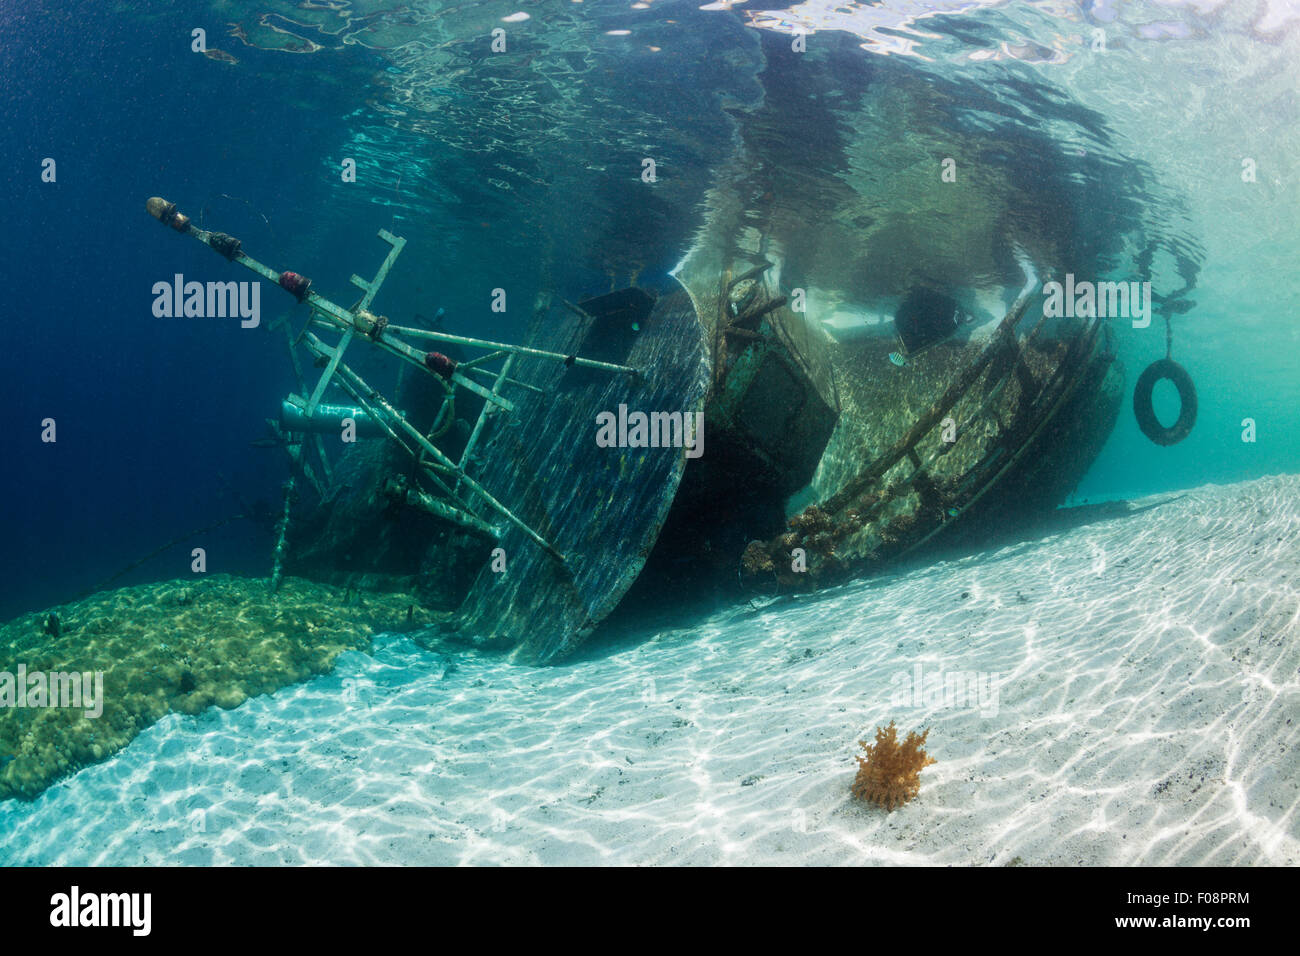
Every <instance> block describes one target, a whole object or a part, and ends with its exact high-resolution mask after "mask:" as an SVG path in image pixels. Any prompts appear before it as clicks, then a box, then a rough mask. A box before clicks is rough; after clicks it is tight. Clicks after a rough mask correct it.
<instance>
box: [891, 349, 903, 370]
mask: <svg viewBox="0 0 1300 956" xmlns="http://www.w3.org/2000/svg"><path fill="white" fill-rule="evenodd" d="M889 361H891V362H893V363H894V364H895V365H897V366H898V367H899V368H902V367H903V366H904V365H906V364H907V359H905V358H904V357H903V353H902V352H890V353H889Z"/></svg>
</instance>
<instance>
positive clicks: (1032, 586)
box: [0, 477, 1300, 865]
mask: <svg viewBox="0 0 1300 956" xmlns="http://www.w3.org/2000/svg"><path fill="white" fill-rule="evenodd" d="M1136 504H1137V505H1152V504H1155V505H1156V506H1155V507H1152V508H1148V509H1145V510H1142V509H1135V510H1134V511H1133V512H1132V513H1130V514H1128V515H1125V516H1121V517H1114V518H1109V519H1105V520H1099V521H1096V522H1094V523H1091V524H1086V525H1082V526H1075V527H1072V528H1067V529H1065V530H1056V531H1051V532H1047V533H1046V536H1045V537H1039V538H1038V539H1036V540H1026V541H1023V542H1020V543H1016V544H1013V545H1008V546H1005V547H1002V548H1000V549H998V550H995V551H991V552H989V553H986V554H982V555H978V556H972V557H967V558H963V559H960V560H956V561H948V562H944V563H941V564H937V565H932V566H929V567H926V568H923V569H919V570H911V571H905V572H899V573H896V574H894V575H891V576H886V577H880V578H876V579H874V580H870V581H865V582H859V583H857V584H854V585H851V586H847V587H844V588H841V589H838V590H834V591H830V592H826V593H823V594H820V595H817V596H814V597H809V598H803V599H800V600H798V601H796V602H793V603H785V604H773V605H769V606H767V607H765V608H762V609H759V610H750V609H748V608H740V609H738V610H733V611H729V612H726V613H723V614H719V615H716V616H714V617H712V618H710V619H709V620H707V621H705V622H704V623H703V624H702V625H701V626H698V627H695V628H692V629H683V630H677V631H670V632H666V633H663V634H660V635H659V636H657V637H656V638H654V639H653V640H650V641H647V642H645V643H642V644H640V645H638V646H634V647H623V648H621V649H619V650H617V651H614V652H611V653H609V654H607V655H605V656H599V655H593V657H592V658H591V659H588V660H584V661H582V662H580V663H575V664H572V665H570V666H564V667H556V668H549V669H530V668H523V667H516V666H510V665H507V664H504V663H502V662H500V661H499V660H496V659H492V658H486V657H482V656H477V655H471V654H465V655H459V656H455V657H453V656H450V655H437V654H431V653H429V652H427V651H423V650H420V649H419V648H417V647H415V646H414V645H413V644H411V643H410V642H409V641H407V640H404V639H401V638H397V637H386V638H381V639H377V640H376V642H375V645H376V647H375V656H374V657H373V658H372V657H368V656H366V655H364V654H361V653H358V652H354V651H349V652H347V653H345V654H344V655H342V657H340V659H339V665H338V667H337V669H336V670H335V671H334V673H332V674H329V675H327V676H324V677H320V678H317V679H314V680H312V681H310V682H308V683H306V684H302V685H298V686H295V687H290V688H286V689H284V690H282V691H280V692H278V693H276V694H275V695H273V696H269V697H268V696H262V697H257V698H255V699H252V700H249V701H247V702H246V703H244V704H243V705H242V706H240V707H239V708H237V709H236V710H233V711H228V712H227V711H220V710H211V711H208V712H206V713H204V714H201V715H199V716H198V717H187V716H182V715H177V714H172V715H169V716H168V717H166V718H164V719H163V720H162V721H160V722H159V723H158V724H157V725H156V726H154V727H152V728H150V729H149V730H147V731H145V732H144V733H142V734H141V735H140V736H139V737H138V738H137V739H136V740H135V741H134V742H133V743H132V744H131V745H130V746H129V747H128V748H127V749H126V750H125V751H123V752H122V753H121V754H120V755H119V756H117V757H116V758H114V759H112V760H110V761H108V762H106V763H104V764H101V765H97V766H94V767H90V768H87V769H85V770H83V771H81V772H80V773H79V774H77V775H76V776H74V777H73V778H71V779H69V780H66V781H64V782H62V783H60V784H58V785H56V786H54V787H53V788H51V789H50V790H49V791H47V792H46V793H45V794H43V795H42V796H41V797H40V798H39V799H37V800H36V801H35V802H33V803H18V802H14V801H9V802H8V803H5V804H3V805H0V861H3V862H6V863H43V864H49V863H65V864H68V863H98V864H108V863H111V864H135V863H146V862H148V863H163V862H178V863H197V864H204V863H230V862H239V863H328V862H335V863H344V864H350V863H390V862H398V863H445V864H453V863H484V864H486V863H534V864H535V863H546V864H561V863H573V864H583V863H694V864H726V863H831V864H856V863H925V864H995V865H998V864H1007V863H1012V862H1016V863H1024V864H1055V865H1079V864H1132V863H1142V864H1160V863H1174V864H1212V863H1226V864H1261V863H1265V864H1295V863H1297V862H1300V852H1298V851H1300V832H1298V831H1300V824H1298V823H1297V819H1298V817H1297V803H1298V801H1300V759H1298V757H1300V720H1297V718H1300V678H1298V677H1297V674H1298V673H1300V640H1298V639H1297V638H1298V637H1300V624H1298V622H1297V608H1298V607H1300V584H1298V578H1297V571H1298V570H1300V553H1298V552H1300V549H1297V546H1296V541H1297V534H1298V533H1300V478H1296V477H1284V478H1268V479H1262V480H1259V481H1254V482H1249V483H1245V484H1240V485H1233V486H1228V487H1209V488H1203V489H1199V490H1196V491H1193V492H1189V493H1187V494H1185V495H1183V496H1181V497H1179V496H1173V495H1169V496H1161V497H1158V498H1154V499H1145V500H1144V501H1142V502H1137V503H1136ZM452 663H454V664H455V667H454V668H453V667H449V665H451V664H452ZM918 663H919V664H920V665H921V667H922V669H923V671H925V672H928V673H936V672H955V671H963V672H982V673H985V674H997V675H1000V676H999V678H998V684H997V686H998V688H999V698H998V703H997V707H996V708H995V710H996V712H995V713H989V712H987V711H988V710H989V708H986V712H984V713H981V711H980V709H978V708H976V707H971V706H946V705H944V704H943V703H934V704H933V705H926V704H925V703H924V702H922V706H919V707H917V706H911V705H910V702H909V704H908V705H903V704H900V703H898V702H891V697H893V696H894V694H895V693H896V691H897V684H896V683H894V682H895V681H897V680H899V677H898V675H900V674H903V675H911V674H912V673H914V668H915V666H916V665H917V664H918ZM444 672H445V673H444ZM350 698H354V699H350ZM891 718H892V719H896V720H897V721H898V724H899V727H900V729H901V730H904V731H906V730H910V729H920V728H922V727H927V726H928V727H930V728H932V729H931V731H930V737H929V745H928V749H929V751H930V753H931V754H932V755H933V756H935V757H936V758H937V760H938V763H936V764H935V765H934V766H932V767H929V768H927V769H926V770H924V771H923V772H922V774H921V790H920V795H919V796H918V797H917V799H916V800H915V801H913V802H912V803H910V804H907V805H906V806H904V807H902V808H901V809H899V810H897V811H895V812H894V813H892V814H887V813H885V812H884V811H882V810H879V809H876V808H874V807H868V806H864V805H861V804H859V803H857V802H855V801H854V800H853V799H852V798H851V797H850V795H849V784H850V782H851V780H852V778H853V773H854V771H855V769H856V764H855V762H854V760H853V756H854V753H855V752H856V750H857V746H856V741H857V740H859V739H861V738H864V737H867V736H869V735H870V734H871V733H872V731H873V729H874V727H875V726H876V725H877V724H883V723H888V722H889V720H890V719H891ZM196 811H201V812H199V813H196Z"/></svg>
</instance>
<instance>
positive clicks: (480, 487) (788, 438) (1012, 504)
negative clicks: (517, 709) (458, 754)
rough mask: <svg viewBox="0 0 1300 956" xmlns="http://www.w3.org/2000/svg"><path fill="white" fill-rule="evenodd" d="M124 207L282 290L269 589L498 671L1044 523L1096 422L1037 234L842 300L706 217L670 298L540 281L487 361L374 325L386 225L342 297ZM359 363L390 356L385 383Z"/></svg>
mask: <svg viewBox="0 0 1300 956" xmlns="http://www.w3.org/2000/svg"><path fill="white" fill-rule="evenodd" d="M147 209H148V211H149V213H150V214H151V215H153V216H154V217H155V218H156V219H158V220H159V221H160V222H162V223H164V224H165V225H167V226H170V227H171V228H172V229H174V230H175V231H177V232H178V233H181V234H184V235H187V236H189V237H191V238H194V239H197V240H198V241H200V242H202V243H204V244H206V245H208V246H209V247H211V248H212V249H213V250H214V251H216V252H217V253H219V254H220V255H221V256H223V257H224V258H225V259H226V260H228V261H229V262H230V263H232V264H237V265H240V266H243V267H245V268H248V269H251V270H252V271H254V272H255V273H257V274H258V275H259V276H261V277H262V278H264V279H266V280H267V281H268V282H270V283H273V284H275V285H277V286H279V287H280V288H281V289H282V290H283V291H284V293H285V294H286V296H288V300H287V302H288V306H289V308H287V309H286V312H285V313H284V315H283V316H282V317H281V318H279V319H278V320H277V321H276V322H274V323H273V324H272V328H273V329H274V330H275V331H276V332H277V334H278V335H280V336H282V338H283V340H284V344H285V346H286V349H287V352H288V355H289V359H290V362H289V367H290V368H291V370H292V375H293V376H294V377H293V380H292V381H293V382H294V388H293V390H292V391H291V392H290V394H288V395H287V396H286V397H285V398H284V400H283V402H282V403H281V406H280V408H279V409H278V410H276V414H274V415H272V416H271V417H269V418H268V419H267V428H268V430H269V431H268V435H267V437H266V438H265V439H262V440H261V443H262V444H267V445H275V446H277V447H279V448H282V449H283V450H284V451H285V453H286V455H287V461H288V465H289V478H288V480H287V481H286V483H285V496H284V503H283V509H282V512H281V513H280V520H279V523H278V533H277V538H276V544H275V551H274V559H273V570H272V575H271V588H272V590H273V591H274V590H275V588H277V587H278V586H279V582H280V581H281V579H282V577H283V576H284V575H285V574H293V575H295V576H301V577H306V578H312V579H315V580H319V581H323V582H326V583H330V584H336V585H346V586H348V587H352V588H358V589H363V590H365V589H370V590H378V591H384V590H409V591H411V592H412V593H415V594H417V595H418V596H419V598H420V600H421V601H423V602H424V603H425V604H426V605H427V606H428V607H430V608H434V609H437V610H439V611H440V612H442V613H443V616H444V619H445V630H446V631H447V632H448V633H451V634H453V635H455V636H456V639H460V640H464V641H466V642H469V643H472V644H474V645H476V646H479V647H483V648H493V649H500V650H504V651H508V652H510V654H511V655H512V657H513V658H514V659H516V660H519V661H522V662H529V663H549V662H555V661H559V660H562V659H563V658H565V657H566V656H569V655H571V654H572V653H573V652H574V651H575V650H577V649H578V648H579V647H580V646H582V644H583V643H584V641H586V640H587V639H588V638H589V637H590V636H591V635H592V634H593V632H595V631H596V629H597V627H598V626H599V625H600V624H601V623H602V621H605V620H606V619H607V618H609V617H610V615H611V614H612V613H614V612H615V611H616V609H619V608H620V607H622V608H623V611H624V612H626V610H627V608H629V607H631V608H633V609H635V608H636V607H637V606H638V604H642V605H649V604H652V603H654V602H655V601H660V602H661V601H662V600H663V595H664V594H671V595H673V596H674V598H677V597H678V596H681V595H689V594H692V593H700V592H701V591H708V592H710V593H713V594H715V595H716V594H718V593H722V594H727V595H732V596H734V597H735V598H737V599H739V598H741V597H742V596H744V595H752V594H755V593H779V592H790V591H811V590H814V589H817V588H821V587H826V586H828V585H832V584H837V583H840V582H843V581H845V580H848V579H851V578H853V577H856V576H860V575H863V574H866V573H869V572H871V571H872V570H873V569H876V568H879V567H882V566H884V565H885V564H887V563H888V562H893V561H897V560H898V559H900V558H902V557H904V556H906V555H908V554H911V553H913V552H918V551H919V550H921V549H924V548H925V547H926V546H928V545H931V544H932V543H934V542H938V541H948V540H955V539H958V538H962V537H965V538H967V539H973V540H979V539H980V538H981V536H983V535H986V534H988V533H990V532H991V531H992V530H993V529H995V528H999V527H1005V525H1006V524H1007V523H1008V522H1009V521H1021V520H1024V519H1026V518H1030V517H1033V516H1035V515H1041V514H1043V513H1044V512H1047V511H1050V510H1051V509H1053V508H1055V507H1056V506H1058V505H1059V504H1060V503H1061V502H1062V501H1063V500H1064V499H1065V498H1066V496H1067V495H1068V493H1069V491H1070V490H1071V489H1072V488H1073V486H1074V485H1075V484H1076V483H1077V482H1078V480H1079V479H1080V478H1081V477H1082V475H1083V473H1084V471H1085V470H1086V469H1087V467H1088V466H1089V464H1090V463H1091V462H1092V461H1093V459H1094V458H1095V456H1096V454H1097V452H1098V451H1099V450H1100V448H1101V445H1102V443H1103V442H1104V441H1105V439H1106V437H1107V436H1108V435H1109V433H1110V432H1111V430H1112V428H1113V426H1114V424H1115V421H1116V417H1117V414H1118V411H1119V407H1120V404H1121V402H1120V398H1121V392H1122V389H1123V370H1122V368H1121V367H1120V365H1119V363H1118V362H1117V361H1116V358H1115V353H1114V350H1113V348H1112V346H1111V342H1110V335H1109V333H1108V329H1107V325H1106V321H1105V320H1104V319H1102V318H1098V317H1095V316H1084V317H1071V318H1062V317H1048V314H1047V311H1046V310H1044V309H1043V307H1042V295H1041V290H1042V286H1043V283H1044V282H1045V281H1047V280H1048V279H1049V277H1051V276H1053V275H1055V274H1056V273H1057V272H1058V271H1059V266H1058V264H1057V263H1054V262H1052V261H1051V259H1050V249H1047V250H1046V251H1045V249H1044V246H1043V244H1041V243H1040V244H1038V245H1039V249H1038V250H1036V251H1026V249H1027V248H1030V247H1031V246H1032V245H1033V243H1028V244H1027V245H1026V246H1022V245H1021V244H1020V243H1019V242H1018V241H1016V240H1014V239H1013V240H1009V241H1007V242H1005V243H1004V244H1003V247H1002V249H1001V252H1000V254H999V256H1000V258H999V262H998V270H999V274H1000V276H1001V278H1000V280H999V281H998V282H996V283H994V284H993V285H992V286H991V287H986V288H984V289H981V290H971V289H962V288H958V287H956V286H955V285H953V284H952V283H949V284H947V285H945V284H944V282H942V281H939V280H935V278H934V277H933V276H926V275H924V274H918V273H917V272H916V271H915V270H912V271H911V272H908V271H906V270H903V271H902V272H901V273H900V278H899V279H898V280H897V282H896V283H895V285H894V286H892V287H889V288H872V287H865V286H864V287H862V288H858V289H855V288H853V285H852V283H849V282H844V281H841V279H840V277H838V276H837V275H836V274H835V273H834V270H829V271H827V270H823V274H822V275H820V276H819V275H818V274H817V270H816V269H810V268H808V267H807V266H806V265H805V266H804V267H802V268H801V269H800V271H799V274H798V280H797V281H795V280H794V279H792V278H791V273H792V271H793V264H795V263H797V262H798V261H799V259H800V250H799V249H798V248H796V247H795V243H794V241H793V237H786V240H785V241H782V240H781V238H780V237H777V236H773V235H771V234H765V233H764V232H763V231H762V230H757V229H755V228H754V227H753V225H752V221H751V218H749V217H746V216H745V215H743V214H742V213H743V210H737V211H736V214H734V215H730V216H728V215H716V214H715V215H713V216H712V217H711V218H710V221H709V223H708V224H707V225H706V227H704V228H703V229H701V230H700V233H699V235H698V236H697V237H696V239H695V240H694V242H693V244H692V246H691V248H690V249H689V251H688V252H687V253H686V254H685V256H684V257H683V258H682V259H681V261H680V262H679V264H678V265H677V267H676V268H675V269H674V270H673V271H672V273H671V275H672V279H673V282H674V285H673V287H672V288H671V289H670V290H669V291H666V292H660V293H655V292H652V291H649V290H647V289H643V288H640V287H638V286H635V285H633V286H629V287H625V288H619V289H612V290H611V291H610V292H608V293H607V294H602V295H599V296H595V297H592V298H587V299H582V300H580V301H577V302H570V301H568V300H567V299H565V298H564V297H563V296H562V295H561V294H560V293H559V292H557V291H554V290H542V291H540V292H539V293H538V294H537V296H536V299H535V301H534V303H533V308H532V317H531V325H530V331H529V333H528V335H527V336H526V337H525V340H524V341H525V343H526V344H512V343H509V342H498V341H489V340H485V339H478V338H474V337H471V336H466V335H458V334H453V333H451V332H449V331H447V330H446V328H445V327H444V326H443V325H442V324H441V322H440V321H438V320H423V319H422V320H421V321H416V320H414V319H408V320H405V321H402V320H397V319H390V318H389V317H388V316H387V315H385V314H384V313H383V312H381V311H380V309H379V308H378V306H377V303H376V297H377V295H378V293H379V292H380V289H381V287H382V285H383V283H384V280H385V278H386V277H387V275H388V273H389V270H390V269H391V268H392V267H393V265H394V263H395V262H396V260H397V258H398V256H399V254H400V253H401V251H402V249H403V247H404V245H405V240H404V239H402V238H400V237H398V236H396V235H393V234H392V233H390V232H387V231H384V230H381V231H380V233H379V238H380V240H382V242H384V243H386V244H387V246H388V251H387V255H386V257H385V258H384V259H383V261H382V263H381V264H380V266H379V268H378V271H377V272H376V273H375V275H374V278H372V279H369V280H367V279H363V278H361V277H359V276H356V275H353V276H352V277H351V282H352V284H353V285H355V286H356V287H357V288H358V289H359V290H360V292H361V295H360V297H359V298H358V299H357V300H356V301H355V302H353V303H352V304H351V305H350V306H343V305H340V304H338V303H336V302H334V301H332V300H331V299H328V298H326V297H325V296H323V295H321V294H320V293H319V292H318V291H317V290H316V288H315V287H314V286H313V284H312V281H311V280H310V279H308V278H307V277H306V276H305V275H303V274H301V273H298V272H295V271H290V270H285V269H274V268H271V267H269V266H267V265H264V264H263V263H261V262H259V261H258V260H256V259H254V258H252V257H251V256H249V255H248V254H247V253H246V252H245V251H244V249H243V247H242V243H241V242H240V240H239V239H237V238H235V237H233V236H230V235H227V234H225V233H221V232H215V231H209V230H206V229H203V228H200V227H199V226H198V225H196V224H194V223H192V222H191V221H190V220H189V218H188V217H186V216H185V214H184V213H182V212H181V211H180V210H179V209H178V208H177V206H176V205H175V204H174V203H172V202H169V201H167V200H164V199H161V198H158V197H154V198H151V199H149V200H148V203H147ZM804 258H805V260H806V259H807V257H806V256H805V257H804ZM295 303H296V306H297V307H296V308H295V307H294V305H295ZM439 318H440V317H439ZM457 327H459V328H463V327H464V326H463V325H461V326H457ZM358 350H378V351H379V352H382V353H386V354H387V355H388V356H389V357H391V358H392V359H393V360H394V361H395V362H397V363H398V368H399V370H400V371H399V372H398V373H397V376H396V385H395V386H394V387H393V388H391V389H389V390H388V393H385V391H384V390H381V389H379V388H377V387H375V386H374V385H373V384H372V383H371V382H370V381H367V380H366V379H365V378H363V377H362V376H361V375H360V374H359V373H358V371H357V370H356V367H355V362H353V361H352V358H353V357H355V355H356V353H357V351H358Z"/></svg>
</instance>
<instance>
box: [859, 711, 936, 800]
mask: <svg viewBox="0 0 1300 956" xmlns="http://www.w3.org/2000/svg"><path fill="white" fill-rule="evenodd" d="M928 736H930V731H929V728H927V729H926V731H925V732H924V733H923V734H921V735H920V736H917V734H916V732H915V731H913V732H910V733H908V735H907V739H906V740H904V741H903V743H902V745H901V746H900V745H899V743H898V728H897V727H895V726H894V722H893V721H892V720H891V721H890V722H889V726H888V727H877V728H876V742H875V743H874V744H868V743H867V742H866V741H865V740H860V741H858V743H859V744H861V745H862V749H863V750H865V751H866V752H867V755H866V756H865V757H858V758H857V760H858V775H857V777H856V778H855V779H854V781H853V795H854V796H855V797H858V798H859V799H861V800H870V801H871V802H872V803H875V804H878V805H880V806H882V807H884V808H885V809H886V810H893V809H894V808H895V807H898V806H901V805H903V804H904V803H907V801H909V800H911V799H912V798H913V797H915V796H916V792H917V791H918V790H920V789H921V780H920V776H921V771H922V770H923V769H924V768H926V767H928V766H929V765H930V764H932V763H934V762H935V761H934V758H933V757H931V756H929V755H928V754H927V753H926V752H925V750H924V749H923V745H924V744H925V738H926V737H928Z"/></svg>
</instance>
